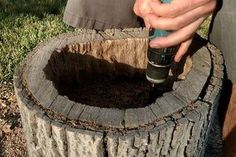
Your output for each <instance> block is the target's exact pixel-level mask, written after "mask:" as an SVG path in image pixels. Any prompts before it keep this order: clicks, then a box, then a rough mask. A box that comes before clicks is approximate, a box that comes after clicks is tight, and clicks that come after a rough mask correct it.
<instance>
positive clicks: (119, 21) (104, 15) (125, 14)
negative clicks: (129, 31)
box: [63, 0, 140, 30]
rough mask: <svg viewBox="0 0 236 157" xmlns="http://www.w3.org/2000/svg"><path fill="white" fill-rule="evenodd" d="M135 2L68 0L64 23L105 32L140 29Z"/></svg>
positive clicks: (121, 0)
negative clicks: (110, 29) (116, 29)
mask: <svg viewBox="0 0 236 157" xmlns="http://www.w3.org/2000/svg"><path fill="white" fill-rule="evenodd" d="M134 2H135V1H134V0H68V2H67V5H66V9H65V12H64V18H63V20H64V22H65V23H67V24H69V25H71V26H73V27H80V28H88V29H97V30H103V29H107V28H129V27H139V26H140V24H139V22H138V20H137V19H138V17H137V16H136V15H135V14H134V12H133V5H134Z"/></svg>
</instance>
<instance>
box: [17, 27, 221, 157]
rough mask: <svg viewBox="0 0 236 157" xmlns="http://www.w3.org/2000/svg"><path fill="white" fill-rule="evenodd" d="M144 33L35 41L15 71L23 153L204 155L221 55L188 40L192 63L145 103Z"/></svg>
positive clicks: (95, 156)
mask: <svg viewBox="0 0 236 157" xmlns="http://www.w3.org/2000/svg"><path fill="white" fill-rule="evenodd" d="M146 50H147V31H146V30H142V29H127V30H123V31H120V30H109V31H105V32H95V31H87V32H82V33H76V34H65V35H61V36H59V37H55V38H53V39H51V40H49V41H47V42H44V43H42V44H40V45H39V46H37V48H35V49H34V50H33V52H32V53H30V54H29V55H28V57H27V59H26V60H25V61H24V63H22V65H21V66H20V68H19V69H18V71H17V72H16V74H15V76H14V86H15V92H16V95H17V100H18V104H19V107H20V112H21V118H22V124H23V128H24V133H25V136H26V139H27V148H28V155H29V156H70V157H78V156H86V157H90V156H91V157H103V156H109V157H115V156H118V157H121V156H122V157H131V156H140V157H142V156H143V157H144V156H149V157H156V156H173V157H176V156H177V157H181V156H189V157H193V156H204V154H205V147H206V142H207V140H208V137H209V131H210V129H211V126H212V122H213V121H214V119H215V115H216V109H217V106H218V99H219V95H220V91H221V85H222V78H223V65H222V64H223V59H222V56H221V53H220V51H219V50H217V49H216V48H215V47H214V46H212V45H210V44H207V45H205V46H204V45H202V42H200V41H199V40H194V42H193V46H192V48H191V49H190V50H191V51H193V52H196V53H192V54H193V55H192V59H193V67H192V69H191V71H190V72H189V74H188V75H187V76H186V79H185V80H183V81H176V82H175V83H174V85H173V90H171V91H167V92H164V93H163V95H162V96H160V97H158V98H157V99H156V101H155V102H153V103H151V104H147V97H148V91H149V86H148V85H147V82H146V81H145V68H146V65H147V64H146V63H147V59H146Z"/></svg>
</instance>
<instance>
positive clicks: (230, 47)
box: [209, 0, 236, 83]
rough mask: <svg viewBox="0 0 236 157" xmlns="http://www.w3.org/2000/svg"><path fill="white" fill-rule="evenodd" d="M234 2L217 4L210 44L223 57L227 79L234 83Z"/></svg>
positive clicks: (235, 77) (230, 0) (235, 44)
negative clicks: (219, 51)
mask: <svg viewBox="0 0 236 157" xmlns="http://www.w3.org/2000/svg"><path fill="white" fill-rule="evenodd" d="M235 8H236V2H235V0H225V1H224V2H223V3H222V1H221V0H220V1H219V2H218V10H219V11H218V12H217V13H216V15H215V16H214V19H213V21H212V28H211V31H210V36H209V39H210V42H212V43H213V44H214V45H216V47H217V48H219V49H220V50H221V51H222V53H223V56H224V59H225V65H226V72H227V76H228V79H229V80H231V81H232V83H236V9H235Z"/></svg>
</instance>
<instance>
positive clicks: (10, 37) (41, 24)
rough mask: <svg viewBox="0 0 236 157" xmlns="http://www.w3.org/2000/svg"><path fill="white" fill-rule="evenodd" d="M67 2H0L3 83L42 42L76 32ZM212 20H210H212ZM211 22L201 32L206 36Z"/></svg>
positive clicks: (34, 0)
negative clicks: (67, 17) (66, 16)
mask: <svg viewBox="0 0 236 157" xmlns="http://www.w3.org/2000/svg"><path fill="white" fill-rule="evenodd" d="M65 4H66V0H0V84H1V83H3V82H9V81H12V76H13V73H14V70H15V68H16V67H17V66H18V65H19V63H20V62H21V61H22V60H23V58H24V57H25V56H26V55H27V54H28V53H29V52H30V51H32V49H33V48H34V47H35V46H36V45H37V44H38V43H39V42H41V41H44V40H46V39H48V38H51V37H53V36H55V35H58V34H61V33H65V32H71V31H75V30H74V29H73V28H71V27H69V26H67V25H66V24H64V23H63V21H62V15H63V10H64V7H65ZM208 21H209V20H208ZM208 23H209V22H206V23H204V26H203V27H202V28H201V30H200V31H199V32H200V33H199V34H201V35H202V36H203V37H206V34H207V28H208Z"/></svg>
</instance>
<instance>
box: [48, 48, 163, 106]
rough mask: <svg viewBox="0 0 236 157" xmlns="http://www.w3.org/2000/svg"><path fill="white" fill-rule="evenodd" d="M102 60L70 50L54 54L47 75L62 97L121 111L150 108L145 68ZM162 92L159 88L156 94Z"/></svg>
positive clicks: (111, 59)
mask: <svg viewBox="0 0 236 157" xmlns="http://www.w3.org/2000/svg"><path fill="white" fill-rule="evenodd" d="M99 57H100V58H99ZM99 57H97V56H93V55H92V54H90V53H89V52H88V53H86V54H81V53H80V52H74V51H72V52H70V51H68V49H63V50H60V51H54V52H53V54H52V56H51V58H50V60H49V61H48V64H47V65H46V67H45V68H44V72H45V75H46V77H47V79H49V80H51V81H53V83H54V86H55V88H56V89H57V90H58V93H59V94H60V95H63V96H67V97H68V98H69V99H70V100H72V101H75V102H78V103H82V104H86V105H90V106H96V107H104V108H119V109H127V108H139V107H145V106H147V105H150V101H149V94H150V88H151V86H150V83H149V82H148V81H147V80H146V78H145V68H137V67H135V66H133V65H131V64H126V63H124V61H123V60H122V57H120V59H117V57H116V56H114V55H113V56H112V55H111V57H108V58H109V59H106V58H105V57H104V56H101V53H100V56H99ZM124 58H125V57H124ZM161 93H163V89H161V88H160V91H158V92H157V94H158V95H161Z"/></svg>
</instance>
